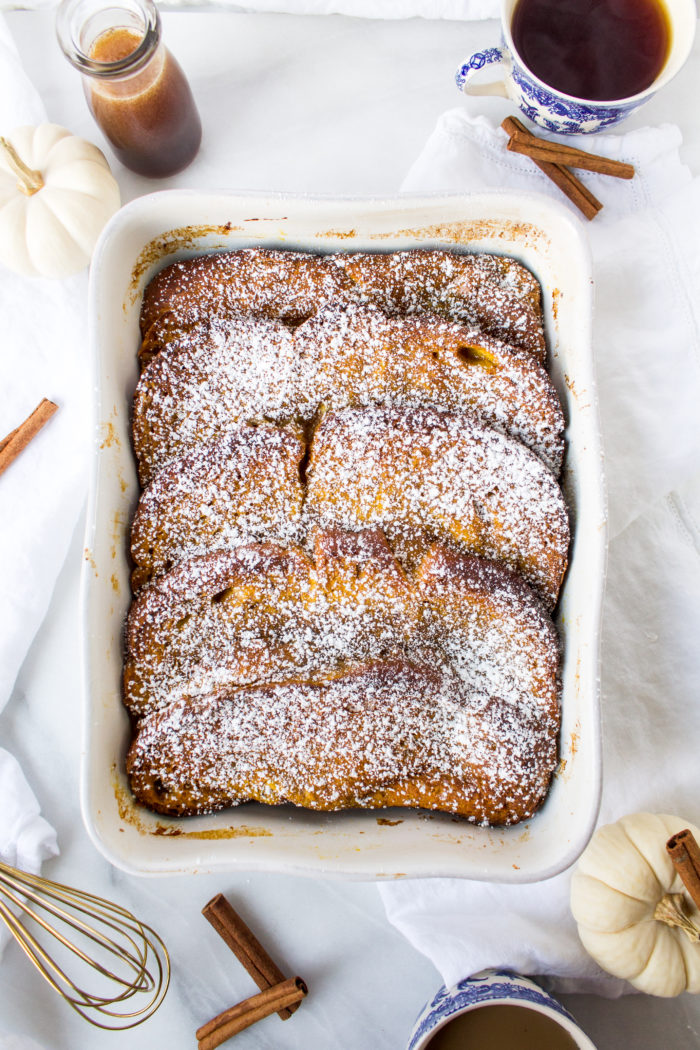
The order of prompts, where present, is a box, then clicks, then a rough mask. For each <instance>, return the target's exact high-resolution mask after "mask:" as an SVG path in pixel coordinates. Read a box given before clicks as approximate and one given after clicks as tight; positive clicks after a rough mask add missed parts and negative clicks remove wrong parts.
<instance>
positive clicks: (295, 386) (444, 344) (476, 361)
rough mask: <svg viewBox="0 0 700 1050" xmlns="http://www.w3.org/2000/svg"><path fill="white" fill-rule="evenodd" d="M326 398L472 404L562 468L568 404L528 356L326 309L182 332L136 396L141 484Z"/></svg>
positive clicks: (443, 327)
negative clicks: (238, 430) (210, 446)
mask: <svg viewBox="0 0 700 1050" xmlns="http://www.w3.org/2000/svg"><path fill="white" fill-rule="evenodd" d="M322 404H323V405H325V406H326V407H333V408H343V407H345V406H362V405H369V404H388V405H402V406H414V407H419V406H421V405H429V406H434V407H441V408H444V409H451V408H455V409H468V410H469V411H471V412H473V413H475V414H476V415H477V416H478V417H479V418H481V419H483V420H484V421H485V422H488V423H490V424H491V425H493V426H496V427H498V428H499V429H502V430H503V431H505V432H506V433H508V434H510V435H511V436H512V437H515V438H517V439H518V440H520V441H522V442H523V443H524V444H525V445H527V446H528V447H529V448H531V449H532V450H533V451H534V452H536V453H537V455H539V456H540V457H541V458H542V460H543V461H544V462H545V463H546V464H547V466H548V467H549V468H550V469H551V470H552V471H554V473H557V474H558V473H559V470H560V468H561V462H562V457H563V452H564V416H563V412H562V409H561V405H560V403H559V399H558V397H557V394H556V391H555V390H554V387H553V386H552V383H551V381H550V379H549V376H548V375H547V373H546V371H545V369H544V368H543V367H542V366H541V365H540V364H538V362H537V361H535V360H534V359H533V358H532V357H531V356H530V355H528V354H526V353H524V352H523V351H518V350H514V349H513V348H511V347H508V346H506V345H505V344H504V343H501V342H499V341H498V340H496V339H493V338H491V337H489V336H483V335H481V334H479V333H478V332H475V331H473V330H470V329H467V328H465V327H463V326H462V325H456V324H451V323H449V322H445V321H441V320H440V319H439V318H434V317H429V316H427V315H423V316H420V317H413V318H387V317H386V316H385V315H384V314H382V313H381V311H379V310H377V309H375V308H372V307H369V308H368V307H357V306H349V307H347V308H345V309H341V308H340V307H337V306H335V307H334V306H327V307H325V308H323V309H321V310H319V312H318V313H317V314H316V316H315V317H313V318H312V319H310V320H309V321H307V322H306V323H304V324H302V325H300V326H299V327H298V328H297V329H296V330H295V331H294V332H291V331H290V330H289V329H288V328H286V327H285V326H284V325H282V324H280V323H279V322H273V321H260V322H255V321H251V320H250V318H241V317H238V316H237V317H234V318H230V319H228V320H222V319H218V320H215V321H213V322H212V323H211V324H204V325H200V326H198V327H196V328H194V329H193V330H192V331H190V332H188V333H186V334H182V335H180V336H177V337H175V336H173V338H172V340H171V342H170V343H169V345H168V346H167V347H166V348H165V349H164V350H163V351H162V353H160V354H159V355H158V357H157V358H155V359H154V360H153V361H152V362H151V364H150V365H149V366H148V367H147V368H146V369H145V370H144V372H143V373H142V375H141V378H140V380H139V383H138V385H137V388H136V393H135V397H134V407H133V424H132V425H133V444H134V451H135V454H136V457H137V461H138V464H139V476H140V479H141V483H142V484H146V483H147V482H148V481H149V480H150V479H151V478H152V477H153V476H154V475H155V473H157V471H158V470H159V469H162V467H163V466H165V465H167V464H168V463H169V462H171V461H172V460H173V459H176V458H179V457H180V456H181V455H182V454H183V453H184V452H185V451H186V450H187V449H188V448H190V447H192V446H194V445H196V444H198V443H202V442H207V441H211V440H213V439H214V437H215V436H216V434H217V433H218V431H219V430H220V429H221V428H225V427H227V426H229V425H230V424H231V423H232V422H235V421H241V420H257V421H259V420H262V419H270V420H275V421H286V420H296V421H298V422H300V423H308V422H310V421H311V420H313V419H314V417H315V416H316V414H317V412H318V410H319V408H320V406H321V405H322Z"/></svg>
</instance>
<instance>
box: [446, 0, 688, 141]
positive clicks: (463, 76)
mask: <svg viewBox="0 0 700 1050" xmlns="http://www.w3.org/2000/svg"><path fill="white" fill-rule="evenodd" d="M696 23H697V12H696V7H695V0H501V30H502V40H501V46H500V47H491V48H486V49H485V50H484V51H477V52H476V53H475V54H473V55H471V56H470V57H469V58H468V59H467V60H466V62H464V63H463V64H462V65H461V66H460V68H459V70H458V71H457V77H456V79H457V86H458V87H459V88H460V89H461V90H462V91H464V92H466V94H468V95H502V96H504V97H506V98H510V99H511V100H512V101H513V102H515V103H516V105H518V106H519V107H520V109H521V110H522V111H523V113H525V114H526V116H528V117H529V118H530V119H531V120H533V121H534V122H535V123H536V124H539V125H540V126H541V127H544V128H547V129H548V130H549V131H558V132H563V133H568V134H580V133H585V132H592V131H599V130H600V129H601V128H604V127H608V126H609V125H611V124H617V123H618V121H620V120H623V119H624V118H625V117H626V116H628V115H629V114H630V113H632V112H633V111H634V110H635V109H637V108H638V107H639V106H640V105H642V103H643V102H646V101H647V99H649V98H651V97H652V95H654V94H655V93H656V91H658V90H659V88H661V87H663V86H664V85H665V84H667V83H668V81H669V80H671V79H672V77H674V76H675V74H676V73H677V72H678V71H679V69H680V68H681V66H682V65H683V63H684V62H685V60H686V59H687V57H688V55H689V54H690V50H691V48H692V46H693V39H694V35H695V28H696ZM491 64H496V65H500V66H501V79H500V80H498V81H495V82H493V83H489V84H483V83H481V82H480V79H479V77H478V74H479V73H480V72H481V70H482V69H484V68H485V67H486V66H488V65H491ZM475 78H476V79H475Z"/></svg>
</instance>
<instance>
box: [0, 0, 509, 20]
mask: <svg viewBox="0 0 700 1050" xmlns="http://www.w3.org/2000/svg"><path fill="white" fill-rule="evenodd" d="M57 4H58V0H0V11H28V10H32V11H36V10H40V9H42V8H51V7H56V5H57ZM158 6H159V7H160V8H161V10H173V11H174V10H178V9H180V10H185V9H187V10H195V9H197V8H202V9H205V10H221V11H224V10H226V11H240V12H241V13H243V12H245V13H257V14H290V15H349V16H351V17H354V18H384V19H396V18H451V19H457V20H461V21H465V20H467V19H469V20H471V19H481V18H497V17H498V11H499V7H498V0H162V2H161V3H159V4H158Z"/></svg>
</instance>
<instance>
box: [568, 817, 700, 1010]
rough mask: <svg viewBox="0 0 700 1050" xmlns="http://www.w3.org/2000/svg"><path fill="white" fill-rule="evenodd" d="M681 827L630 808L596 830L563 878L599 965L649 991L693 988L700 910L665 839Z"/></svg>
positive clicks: (699, 969)
mask: <svg viewBox="0 0 700 1050" xmlns="http://www.w3.org/2000/svg"><path fill="white" fill-rule="evenodd" d="M683 828H689V829H690V831H691V832H692V833H693V835H694V836H695V838H696V839H697V840H698V841H699V842H700V830H698V828H696V827H694V826H693V825H692V824H689V823H688V822H687V821H683V820H681V819H680V818H679V817H670V816H666V815H662V814H655V813H633V814H631V815H630V816H627V817H623V818H622V819H621V820H619V821H618V822H617V823H615V824H606V825H605V826H604V827H601V828H599V829H598V830H597V831H596V833H595V834H594V836H593V838H592V839H591V841H590V843H589V844H588V846H587V848H586V849H585V851H584V852H583V854H582V855H581V858H580V860H579V863H578V866H577V869H576V871H575V872H574V875H573V877H572V881H571V910H572V912H573V915H574V918H575V919H576V922H577V923H578V932H579V936H580V938H581V941H582V943H583V946H584V947H585V949H586V951H588V953H589V954H590V955H591V956H592V957H593V958H594V959H595V961H596V962H597V963H598V965H599V966H601V967H602V968H603V969H604V970H607V971H608V973H611V974H614V975H615V976H616V977H622V978H624V979H625V980H627V981H629V982H630V983H631V984H633V985H634V986H635V988H638V989H639V990H640V991H642V992H646V993H648V994H649V995H660V996H672V995H679V994H680V993H681V992H686V991H687V992H700V912H699V910H698V908H697V907H696V906H695V905H694V904H693V902H692V900H691V898H690V896H689V894H688V893H687V891H685V888H684V886H683V882H682V880H681V878H680V876H679V875H678V874H677V872H676V869H675V867H674V866H673V862H672V861H671V859H670V857H669V855H668V853H667V852H666V843H667V841H668V840H669V838H671V836H672V835H675V834H676V833H677V832H679V831H682V830H683Z"/></svg>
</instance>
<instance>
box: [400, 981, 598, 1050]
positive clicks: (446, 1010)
mask: <svg viewBox="0 0 700 1050" xmlns="http://www.w3.org/2000/svg"><path fill="white" fill-rule="evenodd" d="M496 1005H502V1006H517V1007H521V1008H522V1009H527V1010H534V1011H535V1012H536V1013H538V1014H542V1015H544V1016H545V1017H547V1018H549V1020H551V1021H553V1022H554V1023H555V1024H557V1025H558V1026H559V1027H560V1028H561V1029H562V1031H563V1032H565V1033H566V1034H567V1035H568V1036H570V1037H571V1039H572V1040H573V1043H574V1045H575V1046H576V1047H578V1050H596V1048H595V1046H594V1045H593V1043H592V1042H591V1041H590V1039H589V1038H588V1036H587V1035H586V1034H585V1033H584V1032H582V1031H581V1029H580V1028H579V1026H578V1025H577V1024H576V1021H575V1020H574V1019H573V1017H572V1016H571V1014H570V1013H569V1012H568V1010H565V1009H564V1007H563V1006H562V1005H561V1003H558V1002H557V1000H556V999H554V998H553V997H552V996H551V995H549V994H548V993H547V992H545V991H544V990H543V989H542V988H540V986H539V985H537V984H535V982H534V981H530V980H528V978H527V977H519V976H518V975H517V974H513V973H507V972H506V971H503V970H483V971H482V972H481V973H477V974H474V975H473V976H472V977H466V978H465V979H464V980H463V981H460V982H459V984H456V985H454V987H453V988H449V989H448V988H445V987H444V986H443V987H442V988H441V989H440V991H439V992H438V993H437V995H435V996H434V998H433V999H432V1000H431V1001H430V1002H429V1003H426V1005H425V1006H424V1007H423V1010H422V1011H421V1013H420V1015H419V1017H418V1020H417V1021H416V1023H415V1025H414V1026H413V1031H412V1032H411V1038H410V1040H409V1043H408V1047H407V1050H427V1047H428V1044H429V1043H430V1040H431V1039H432V1038H433V1037H434V1036H435V1035H436V1034H437V1033H438V1031H439V1030H440V1029H441V1028H444V1027H445V1025H446V1024H448V1023H449V1022H450V1021H452V1020H454V1018H455V1017H460V1016H461V1015H462V1014H466V1013H468V1012H469V1011H471V1010H478V1009H479V1008H480V1007H482V1006H496Z"/></svg>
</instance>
